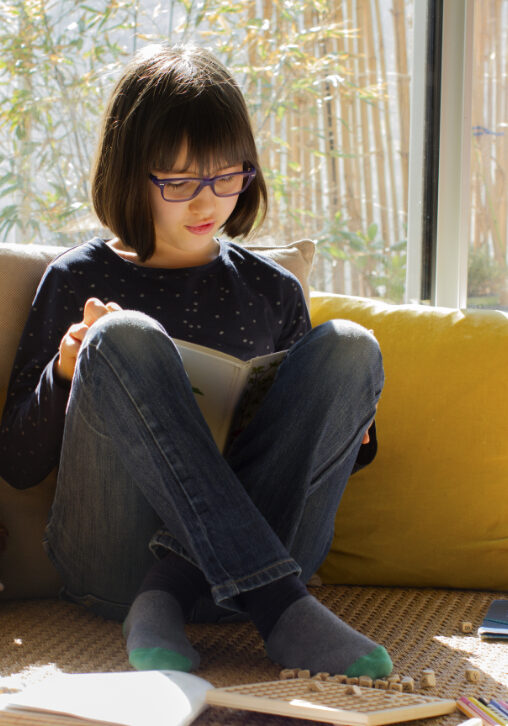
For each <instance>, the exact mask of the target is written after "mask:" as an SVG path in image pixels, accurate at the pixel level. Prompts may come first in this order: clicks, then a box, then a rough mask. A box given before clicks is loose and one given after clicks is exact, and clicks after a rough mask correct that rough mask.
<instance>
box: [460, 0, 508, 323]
mask: <svg viewBox="0 0 508 726" xmlns="http://www.w3.org/2000/svg"><path fill="white" fill-rule="evenodd" d="M473 58H474V62H473V71H472V113H471V123H472V134H471V152H470V153H471V183H470V204H469V206H470V209H471V218H470V234H469V264H468V281H467V293H468V304H469V305H470V306H474V307H495V308H501V309H504V310H508V266H507V262H508V256H507V254H508V1H507V0H500V2H495V3H476V5H475V9H474V33H473Z"/></svg>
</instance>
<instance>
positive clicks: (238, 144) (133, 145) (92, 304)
mask: <svg viewBox="0 0 508 726" xmlns="http://www.w3.org/2000/svg"><path fill="white" fill-rule="evenodd" d="M92 196H93V203H94V207H95V210H96V212H97V214H98V216H99V219H100V220H101V222H102V223H103V224H104V225H105V226H106V227H108V228H109V229H110V230H111V231H112V232H113V234H114V236H113V237H112V238H111V239H109V240H103V239H93V240H92V241H90V242H87V243H85V244H83V245H79V246H77V247H75V248H73V249H71V250H68V251H66V252H64V253H63V254H62V255H61V256H60V257H59V258H57V259H56V261H54V262H53V263H52V264H51V265H50V266H49V267H48V269H47V271H46V273H45V275H44V277H43V279H42V281H41V283H40V286H39V289H38V291H37V294H36V297H35V300H34V303H33V307H32V310H31V313H30V317H29V319H28V322H27V325H26V328H25V331H24V333H23V337H22V340H21V343H20V346H19V350H18V353H17V357H16V360H15V364H14V369H13V373H12V378H11V382H10V388H9V393H8V403H7V404H6V407H5V412H4V416H3V421H2V429H1V438H0V453H1V467H0V469H1V471H0V474H1V475H2V476H3V477H4V478H6V479H7V481H9V482H10V483H11V484H12V485H13V486H15V487H18V488H25V487H29V486H32V485H34V484H36V483H37V482H38V481H40V480H41V479H42V478H43V477H44V476H45V475H46V474H47V473H48V472H49V471H50V470H51V469H52V468H53V467H54V466H55V465H56V464H57V463H58V466H59V471H58V484H57V489H56V493H55V498H54V502H53V506H52V510H51V513H50V516H49V521H48V526H47V532H46V541H45V546H46V549H47V552H48V555H49V557H50V558H51V560H52V561H53V563H54V564H55V566H56V568H57V569H58V571H59V572H60V573H61V576H62V578H63V582H64V584H65V586H64V591H63V592H64V594H65V596H66V597H67V598H70V599H72V600H73V601H75V602H81V603H84V604H85V605H87V606H89V607H91V608H93V609H94V611H95V612H98V613H101V614H102V615H104V616H106V617H113V618H117V619H124V618H125V615H126V614H127V612H128V615H127V618H126V619H125V623H124V633H125V636H126V639H127V650H128V652H129V659H130V662H131V664H132V665H133V666H134V667H135V668H139V669H144V668H155V669H157V668H162V669H166V668H169V669H181V670H191V669H194V668H197V667H198V664H199V656H198V653H197V652H196V651H195V650H194V648H193V647H192V646H191V644H190V642H189V641H188V640H187V638H186V635H185V632H184V622H185V619H186V618H191V619H194V620H196V619H199V618H200V617H201V618H203V617H204V615H203V613H204V611H203V609H202V608H203V605H202V603H203V602H204V603H208V610H207V612H206V618H207V619H210V618H214V619H217V620H218V619H221V618H226V619H227V616H228V614H229V616H231V615H232V614H235V613H237V614H238V613H243V614H244V615H247V616H248V617H250V618H251V619H252V621H253V622H254V624H255V625H256V627H257V628H258V630H259V632H260V634H261V636H262V638H263V639H264V642H265V646H266V650H267V653H268V655H269V656H270V658H272V659H273V660H274V661H276V662H277V663H279V664H280V665H282V666H285V667H299V668H308V669H310V670H311V671H313V672H316V671H327V672H329V673H346V674H347V675H349V676H358V675H363V674H366V675H370V676H371V677H373V678H377V677H381V676H386V675H387V674H388V673H389V672H390V670H391V667H392V666H391V661H390V658H389V656H388V654H387V653H386V651H385V649H384V648H383V647H382V646H379V645H377V644H376V643H374V642H373V641H371V640H369V639H368V638H366V637H365V636H363V635H361V634H360V633H358V632H356V631H354V630H352V629H351V628H350V627H349V626H347V625H346V624H345V623H344V622H342V621H341V620H340V619H339V618H337V617H336V616H335V615H334V614H332V613H331V612H330V611H328V610H327V609H326V608H325V607H324V606H323V605H321V604H320V603H319V602H318V601H317V600H316V599H315V598H314V597H313V596H311V595H310V594H309V593H308V591H307V589H306V587H305V583H306V582H307V581H308V579H309V578H310V576H311V575H312V574H313V573H314V572H315V571H316V569H317V568H318V567H319V566H320V564H321V562H322V561H323V559H324V558H325V556H326V554H327V552H328V549H329V547H330V543H331V539H332V536H333V528H334V519H335V513H336V510H337V507H338V505H339V501H340V499H341V496H342V493H343V491H344V488H345V485H346V482H347V480H348V477H349V476H350V474H351V472H352V470H353V468H354V467H355V464H356V466H358V465H359V464H361V463H366V462H368V460H369V459H370V458H372V456H373V451H374V449H375V446H374V443H375V442H374V441H371V442H370V444H369V445H368V446H366V447H365V446H364V447H363V452H364V453H363V455H362V453H361V447H362V442H363V443H364V444H367V443H368V442H369V427H370V424H371V422H372V421H373V418H374V413H375V409H376V405H377V401H378V398H379V395H380V393H381V388H382V384H383V372H382V364H381V355H380V352H379V348H378V346H377V343H376V341H375V339H374V338H373V336H372V335H371V334H370V333H368V332H367V331H366V330H364V329H363V328H361V327H360V326H358V325H355V324H353V323H350V322H346V321H333V322H329V323H326V324H324V325H321V326H318V327H316V328H315V329H313V330H311V327H310V321H309V316H308V313H307V309H306V306H305V300H304V297H303V294H302V290H301V288H300V286H299V284H298V282H297V280H296V279H295V278H294V277H293V276H292V275H291V274H290V273H288V272H286V271H285V270H283V269H282V268H280V267H279V266H278V265H276V264H274V263H273V262H270V261H268V260H266V259H264V258H262V257H261V256H259V255H257V254H254V253H252V252H248V251H246V250H245V249H244V248H242V247H240V246H239V245H237V244H235V243H232V242H226V241H224V240H221V239H218V238H217V237H216V235H217V233H218V232H219V231H220V230H224V232H225V233H227V235H228V236H229V237H237V236H244V235H246V234H247V233H248V232H249V231H250V229H251V227H252V225H253V223H254V221H255V219H256V218H257V217H258V216H261V217H262V216H263V215H264V212H265V207H266V188H265V183H264V180H263V175H262V172H261V169H260V167H259V162H258V155H257V152H256V148H255V143H254V140H253V135H252V130H251V126H250V122H249V119H248V114H247V110H246V106H245V102H244V99H243V97H242V94H241V92H240V91H239V89H238V86H237V85H236V83H235V81H234V80H233V79H232V77H231V76H230V74H229V73H228V72H227V71H226V69H225V68H224V67H223V66H222V65H221V64H220V63H218V61H217V60H216V59H215V58H214V57H213V56H212V55H211V54H210V53H208V52H206V51H204V50H200V49H197V48H192V47H180V48H170V47H166V46H151V47H148V48H146V49H145V50H144V51H142V52H141V53H140V54H139V55H137V56H136V58H135V59H134V60H133V61H132V62H131V64H130V65H129V66H128V67H127V69H126V71H125V73H124V75H123V76H122V78H121V79H120V81H119V82H118V84H117V86H116V88H115V89H114V91H113V94H112V97H111V100H110V103H109V107H108V108H107V111H106V114H105V120H104V125H103V129H102V134H101V140H100V144H99V149H98V154H97V158H96V163H95V168H94V171H93V175H92ZM174 337H176V338H183V339H187V340H192V341H194V342H197V343H200V344H202V345H207V346H209V347H215V348H218V349H221V350H223V351H225V352H228V353H231V354H233V355H236V356H238V357H241V358H243V359H248V358H251V357H253V356H255V355H259V354H262V353H267V352H270V351H275V350H285V349H288V350H289V352H288V353H287V355H286V357H285V359H284V361H283V363H282V364H281V366H280V368H279V371H278V374H277V377H276V379H275V382H274V383H273V385H272V387H271V388H270V390H269V392H268V393H267V395H266V397H265V398H264V400H263V402H262V403H261V405H260V408H259V410H258V411H257V413H256V415H255V417H254V419H253V420H252V421H251V423H250V424H249V425H248V426H247V427H246V428H245V429H244V430H243V431H242V432H241V433H240V434H239V435H238V437H237V438H236V439H235V440H234V442H233V443H232V444H231V446H230V447H229V449H228V450H227V451H226V452H225V454H224V455H221V454H220V452H219V451H218V449H217V447H216V446H215V444H214V441H213V439H212V437H211V434H210V432H209V429H208V427H207V425H206V423H205V421H204V419H203V418H202V416H201V413H200V411H199V408H198V406H197V404H196V402H195V399H194V395H193V392H192V388H191V385H190V383H189V380H188V378H187V376H186V374H185V372H184V369H183V367H182V363H181V359H180V357H179V354H178V352H177V349H176V347H175V345H174V343H173V341H172V338H174ZM71 383H72V385H71ZM372 434H373V428H371V434H370V435H372ZM365 449H367V453H365ZM369 452H370V453H369ZM153 553H155V554H156V555H157V557H158V559H154V557H153ZM212 603H213V604H212Z"/></svg>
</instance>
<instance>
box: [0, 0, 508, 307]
mask: <svg viewBox="0 0 508 726" xmlns="http://www.w3.org/2000/svg"><path fill="white" fill-rule="evenodd" d="M507 20H508V0H497V2H492V3H490V2H489V3H476V4H475V3H474V0H421V2H420V0H419V1H418V2H414V0H390V2H383V1H382V0H355V1H353V0H335V2H333V3H330V2H326V1H325V0H231V2H228V3H224V2H222V1H221V0H192V2H188V1H187V0H148V1H147V2H145V3H141V2H139V0H127V2H125V3H118V2H116V0H103V1H102V2H101V3H100V4H98V7H97V8H94V6H93V3H85V2H79V0H78V1H77V2H71V0H38V2H37V3H34V2H29V0H8V1H6V2H4V3H3V6H2V15H1V17H0V26H1V32H0V51H1V53H0V58H1V63H0V198H1V199H2V204H1V205H0V240H4V241H5V240H16V241H20V242H30V241H35V242H42V243H48V242H51V243H55V242H56V243H58V244H62V245H73V244H76V243H78V242H80V241H83V240H85V239H87V238H89V237H90V236H91V235H93V234H95V233H100V232H104V231H103V230H100V229H98V228H97V223H96V221H95V220H94V218H93V216H92V213H91V210H90V206H89V200H88V172H89V167H90V162H91V157H92V154H93V149H94V145H95V138H96V134H97V129H98V124H99V118H100V114H101V111H102V108H103V105H104V101H105V98H106V95H107V93H108V90H109V88H110V87H111V84H112V82H113V80H114V78H115V77H116V75H117V74H118V72H119V69H120V67H121V66H123V64H124V63H125V61H126V59H127V58H128V57H129V56H130V55H131V54H132V52H133V51H134V50H135V49H136V48H137V47H139V46H140V45H142V44H145V43H146V42H150V41H160V40H167V39H168V38H169V39H170V40H171V41H172V42H186V41H194V42H197V43H200V44H205V45H207V46H209V47H211V48H212V49H213V50H215V52H216V53H217V54H218V55H219V57H221V59H222V60H223V61H224V62H225V63H226V65H228V67H230V69H231V70H232V72H233V73H234V74H235V76H236V77H237V78H238V80H239V82H240V84H241V86H242V88H243V89H244V92H245V95H246V98H247V101H248V104H249V106H250V110H251V114H252V118H253V123H254V128H255V132H256V136H257V139H258V143H259V146H260V150H261V157H262V162H263V167H264V169H265V171H266V175H267V178H268V181H269V185H270V194H271V199H270V203H271V211H270V213H269V215H268V219H267V222H266V223H265V225H264V226H263V228H261V229H260V230H259V241H260V243H265V242H266V241H268V240H273V241H274V242H275V243H277V244H278V243H284V242H287V241H291V240H293V239H296V238H299V237H312V238H314V239H316V240H317V241H318V255H317V259H316V263H315V269H314V272H313V279H312V284H313V286H314V287H316V288H319V289H327V290H329V291H332V292H340V293H346V294H355V295H365V296H372V297H378V298H382V299H385V300H388V301H391V302H402V301H404V300H417V301H424V302H428V303H430V304H439V305H451V306H455V305H461V306H463V305H465V304H466V301H469V304H471V305H481V306H496V307H503V306H506V304H507V299H506V298H507V295H508V293H507V285H508V273H507V227H508V221H507V220H508V215H507V213H506V204H507V194H508V192H507V190H506V183H505V175H506V172H507V164H508V161H507V154H508V151H507V149H508V147H507V144H508V141H507V138H506V135H505V134H507V133H508V130H507V126H506V124H507V123H508V119H507V118H506V108H507V104H506V93H507V91H506V87H507V84H506V74H507V72H508V71H507V63H508V61H507V58H508V56H507V53H508V51H507V50H506V48H507V47H508V44H507V42H506V41H507V38H506V34H507V32H508V31H506V28H507V27H508V23H507ZM410 111H411V113H410ZM422 243H423V244H422Z"/></svg>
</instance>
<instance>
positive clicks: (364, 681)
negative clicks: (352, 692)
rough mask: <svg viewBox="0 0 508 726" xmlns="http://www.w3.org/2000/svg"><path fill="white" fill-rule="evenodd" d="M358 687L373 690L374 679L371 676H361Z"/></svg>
mask: <svg viewBox="0 0 508 726" xmlns="http://www.w3.org/2000/svg"><path fill="white" fill-rule="evenodd" d="M358 685H359V686H361V687H362V688H372V678H371V677H370V676H360V678H359V679H358Z"/></svg>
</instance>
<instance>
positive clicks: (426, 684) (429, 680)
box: [420, 668, 436, 688]
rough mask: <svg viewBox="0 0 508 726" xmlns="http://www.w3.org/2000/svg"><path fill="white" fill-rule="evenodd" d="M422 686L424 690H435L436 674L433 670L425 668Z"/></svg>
mask: <svg viewBox="0 0 508 726" xmlns="http://www.w3.org/2000/svg"><path fill="white" fill-rule="evenodd" d="M420 685H421V687H422V688H434V686H435V685H436V674H435V673H434V671H433V670H432V669H431V668H424V669H423V671H422V678H421V682H420Z"/></svg>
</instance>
